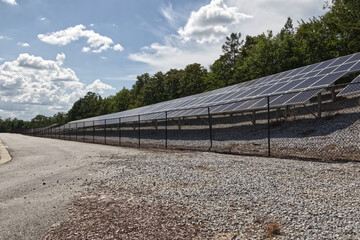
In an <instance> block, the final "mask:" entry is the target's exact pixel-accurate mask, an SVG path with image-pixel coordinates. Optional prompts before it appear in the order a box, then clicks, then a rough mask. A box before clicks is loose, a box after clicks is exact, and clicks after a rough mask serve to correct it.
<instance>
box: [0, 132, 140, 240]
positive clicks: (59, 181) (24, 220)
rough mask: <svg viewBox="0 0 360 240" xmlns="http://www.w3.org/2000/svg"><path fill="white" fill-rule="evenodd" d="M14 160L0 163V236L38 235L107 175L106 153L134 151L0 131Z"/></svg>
mask: <svg viewBox="0 0 360 240" xmlns="http://www.w3.org/2000/svg"><path fill="white" fill-rule="evenodd" d="M0 139H1V140H2V141H3V143H4V145H6V146H8V150H9V152H10V154H11V156H12V157H13V159H12V160H11V161H10V162H8V163H5V164H2V165H0V239H1V240H2V239H4V240H5V239H6V240H12V239H14V240H15V239H16V240H21V239H41V238H42V237H43V236H44V235H45V234H46V232H47V231H48V230H49V228H50V227H51V226H52V225H54V224H56V223H58V222H59V221H61V220H63V219H65V218H66V217H67V211H66V206H67V204H68V203H69V202H70V201H71V200H72V199H73V197H74V196H76V195H77V194H79V193H80V192H82V191H83V190H84V189H85V188H86V187H87V186H89V184H87V183H88V182H91V181H93V180H99V178H100V179H101V178H103V177H105V176H106V173H104V172H103V171H102V169H99V164H98V163H101V162H105V161H107V160H108V159H109V156H110V157H111V156H116V155H119V154H130V155H131V154H133V153H134V154H136V152H137V150H134V149H129V148H119V147H112V146H104V145H96V144H88V143H79V142H71V141H63V140H56V139H45V138H38V137H29V136H23V135H18V134H0Z"/></svg>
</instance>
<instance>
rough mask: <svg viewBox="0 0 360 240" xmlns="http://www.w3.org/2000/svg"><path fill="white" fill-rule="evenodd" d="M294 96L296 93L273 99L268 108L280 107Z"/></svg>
mask: <svg viewBox="0 0 360 240" xmlns="http://www.w3.org/2000/svg"><path fill="white" fill-rule="evenodd" d="M296 94H298V93H287V94H284V95H280V96H279V97H277V98H274V100H272V101H270V106H271V107H275V106H282V105H284V103H285V102H287V101H288V100H289V99H291V98H292V97H294V96H295V95H296Z"/></svg>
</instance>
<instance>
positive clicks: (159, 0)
mask: <svg viewBox="0 0 360 240" xmlns="http://www.w3.org/2000/svg"><path fill="white" fill-rule="evenodd" d="M323 4H324V1H323V0H303V1H298V0H253V1H248V0H196V1H194V0H176V1H175V0H133V1H125V0H91V1H89V0H57V1H56V0H31V1H30V0H0V16H1V21H0V117H1V118H7V117H12V118H14V117H17V118H21V119H25V120H29V119H31V118H33V117H35V116H36V115H37V114H44V115H48V116H49V115H53V114H54V113H56V112H59V111H63V112H67V111H68V110H69V109H70V107H71V106H72V104H73V103H74V102H75V101H76V100H77V99H78V98H79V97H81V96H84V95H85V94H86V92H87V91H94V92H98V93H100V94H101V95H102V96H104V97H105V96H109V95H112V94H115V93H116V92H117V91H119V90H121V89H122V88H123V87H126V88H131V86H132V85H133V84H134V83H135V81H136V76H137V75H141V74H143V73H146V72H148V73H151V74H153V73H155V72H157V71H164V72H166V71H168V70H170V68H183V67H185V66H186V65H188V64H191V63H194V62H198V63H201V64H202V65H203V66H205V67H208V66H209V65H210V64H212V63H213V62H214V60H216V59H217V58H218V56H219V55H220V54H221V45H222V44H223V42H224V40H225V38H226V36H228V35H229V34H230V33H231V32H241V33H242V35H243V36H245V35H247V34H249V35H255V34H260V33H262V32H266V31H267V30H269V29H272V30H274V31H275V32H277V31H279V30H280V29H281V27H282V26H283V25H284V23H285V21H286V19H287V17H288V16H290V17H292V18H293V20H294V22H295V23H296V22H297V21H298V20H301V19H304V20H307V19H308V18H311V17H312V16H318V15H322V14H323V13H324V10H323V9H322V7H323Z"/></svg>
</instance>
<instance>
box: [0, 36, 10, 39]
mask: <svg viewBox="0 0 360 240" xmlns="http://www.w3.org/2000/svg"><path fill="white" fill-rule="evenodd" d="M2 39H5V40H11V38H9V37H8V36H3V35H0V40H2Z"/></svg>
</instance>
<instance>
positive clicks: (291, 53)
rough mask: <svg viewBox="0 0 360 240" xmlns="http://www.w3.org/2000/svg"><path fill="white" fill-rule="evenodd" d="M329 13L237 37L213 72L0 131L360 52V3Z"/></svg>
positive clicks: (167, 78)
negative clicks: (255, 33) (274, 28)
mask: <svg viewBox="0 0 360 240" xmlns="http://www.w3.org/2000/svg"><path fill="white" fill-rule="evenodd" d="M324 8H325V9H326V10H327V11H326V13H325V14H324V15H322V16H319V17H313V18H312V19H309V20H308V21H304V20H301V21H300V22H298V26H297V27H294V25H293V21H292V19H291V18H290V17H289V18H288V19H287V21H286V23H285V24H284V27H283V28H282V29H281V31H280V32H279V33H277V34H274V33H273V32H272V31H268V32H267V33H262V34H259V35H257V36H246V37H245V38H243V37H242V35H241V33H231V34H230V36H228V37H227V38H226V40H225V42H224V44H223V46H222V51H223V53H222V55H221V56H220V57H219V58H218V59H217V60H216V61H215V62H214V63H213V64H212V65H211V66H210V67H209V70H207V69H206V68H205V67H204V66H201V65H200V64H198V63H193V64H189V65H187V66H186V67H185V68H184V69H170V70H169V71H167V72H166V73H163V72H157V73H155V74H153V75H150V74H148V73H144V74H142V75H140V76H137V81H136V82H135V84H134V85H133V86H132V88H131V89H126V88H123V89H122V90H120V91H119V92H117V93H116V95H114V96H109V97H106V98H102V97H101V96H100V95H99V94H97V93H93V92H88V93H87V94H86V95H85V96H84V97H82V98H80V99H79V100H77V101H76V102H75V103H74V104H73V106H72V108H71V109H70V110H69V111H68V112H67V113H61V112H59V113H57V114H55V115H54V116H51V117H46V116H43V115H37V116H36V117H34V118H33V119H32V120H31V121H22V120H18V119H16V118H15V119H10V118H8V119H5V120H2V119H1V118H0V131H12V130H14V129H26V128H31V127H34V128H36V127H43V126H49V125H52V124H56V125H62V124H65V123H67V122H69V121H73V120H78V119H83V118H89V117H93V116H98V115H103V114H109V113H114V112H120V111H125V110H128V109H132V108H137V107H141V106H145V105H150V104H155V103H159V102H163V101H167V100H171V99H175V98H180V97H185V96H189V95H193V94H197V93H202V92H205V91H211V90H214V89H217V88H222V87H226V86H229V85H232V84H236V83H240V82H245V81H249V80H252V79H256V78H259V77H263V76H267V75H271V74H274V73H278V72H282V71H286V70H290V69H294V68H297V67H301V66H305V65H308V64H313V63H317V62H321V61H325V60H328V59H331V58H336V57H340V56H343V55H347V54H351V53H355V52H360V1H358V0H332V1H331V2H325V6H324Z"/></svg>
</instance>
